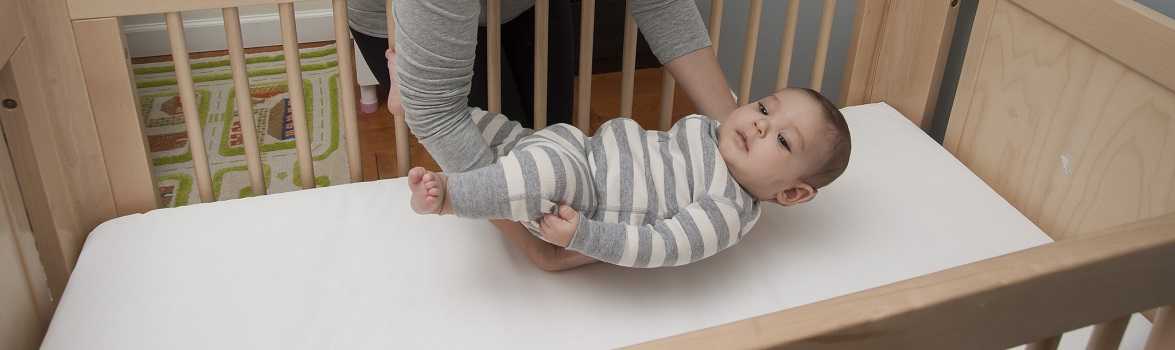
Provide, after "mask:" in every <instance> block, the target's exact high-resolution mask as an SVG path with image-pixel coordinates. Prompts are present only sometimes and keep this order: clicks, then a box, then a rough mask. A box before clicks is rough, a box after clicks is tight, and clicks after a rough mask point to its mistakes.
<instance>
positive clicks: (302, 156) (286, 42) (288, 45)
mask: <svg viewBox="0 0 1175 350" xmlns="http://www.w3.org/2000/svg"><path fill="white" fill-rule="evenodd" d="M277 10H278V19H279V20H280V21H281V27H282V53H283V54H284V55H285V63H286V91H287V92H288V96H289V99H290V114H291V115H292V118H293V123H294V146H296V147H297V149H298V171H299V172H300V173H299V175H301V176H300V178H299V182H300V183H301V185H302V188H314V160H313V159H311V158H310V133H309V132H308V130H306V128H307V125H306V96H305V95H304V92H303V90H302V60H301V58H300V57H299V55H298V29H297V25H296V24H295V23H294V4H293V3H289V2H286V3H280V4H277Z"/></svg>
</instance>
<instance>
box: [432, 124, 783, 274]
mask: <svg viewBox="0 0 1175 350" xmlns="http://www.w3.org/2000/svg"><path fill="white" fill-rule="evenodd" d="M471 115H472V117H473V122H474V124H475V125H477V128H478V130H480V131H481V134H482V137H483V138H484V139H485V141H486V142H487V143H488V144H489V145H490V149H491V150H492V151H493V152H494V153H495V155H497V156H498V160H497V161H496V162H495V163H494V164H491V165H488V166H485V167H482V168H479V169H474V170H471V171H468V172H461V173H448V174H446V175H447V176H448V182H447V185H446V188H447V191H448V194H449V198H450V200H451V201H452V208H453V212H454V214H456V215H459V216H464V217H475V218H501V219H510V220H515V221H520V222H523V225H525V226H527V228H529V229H530V230H531V231H532V232H536V233H537V232H538V231H537V227H538V224H537V222H536V221H534V220H538V219H539V218H541V217H542V215H543V214H545V213H552V212H554V211H555V209H556V208H557V207H558V204H560V203H565V204H568V205H570V206H571V207H572V208H573V209H575V210H576V211H578V212H579V214H580V215H581V217H580V220H579V226H578V227H577V228H576V233H575V235H574V236H573V237H572V239H571V243H570V244H569V245H568V246H567V248H568V249H571V250H574V251H577V252H580V253H583V254H584V255H587V256H590V257H592V258H595V259H598V260H601V261H605V262H608V263H612V264H616V265H621V266H629V267H650V268H651V267H662V266H677V265H684V264H687V263H691V262H694V261H698V260H701V259H704V258H706V257H709V256H711V255H714V254H715V253H717V252H718V251H719V250H722V249H725V248H727V247H730V246H732V245H734V244H735V243H736V242H738V240H739V239H740V238H741V237H742V235H744V234H746V233H747V232H748V231H749V230H750V229H751V227H752V226H753V225H754V223H755V221H756V220H758V218H759V210H760V209H759V202H758V201H757V200H755V199H754V198H753V197H751V195H750V194H748V193H747V192H746V191H744V190H743V189H742V187H741V186H739V184H738V183H736V182H735V181H734V178H733V177H732V176H731V175H730V172H729V170H727V168H726V163H725V162H724V161H723V160H722V156H721V154H719V152H718V144H717V137H716V135H717V132H718V123H717V122H715V121H713V120H710V119H709V118H705V117H702V116H690V117H686V118H683V119H682V120H680V121H678V122H677V123H676V124H674V125H673V128H671V129H670V130H669V131H668V132H665V131H646V130H644V129H641V127H640V125H638V124H637V123H636V122H635V121H633V120H631V119H626V118H618V119H613V120H610V121H608V122H606V123H604V124H603V125H601V126H600V128H599V129H598V130H597V131H596V135H595V136H592V137H586V136H584V134H583V133H582V132H580V131H579V129H577V128H575V127H572V126H570V125H566V124H557V125H552V126H549V127H547V128H545V129H542V130H539V131H532V130H529V129H525V128H523V127H521V126H520V125H519V124H518V123H516V122H512V121H509V120H508V119H507V118H506V117H505V116H502V115H500V114H495V113H486V112H484V111H481V110H479V109H473V111H472V113H471Z"/></svg>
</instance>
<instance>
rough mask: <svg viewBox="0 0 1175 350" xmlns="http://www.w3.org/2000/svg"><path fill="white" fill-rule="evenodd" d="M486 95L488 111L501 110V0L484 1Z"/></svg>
mask: <svg viewBox="0 0 1175 350" xmlns="http://www.w3.org/2000/svg"><path fill="white" fill-rule="evenodd" d="M485 6H486V8H485V11H486V56H487V57H486V84H489V85H488V86H486V96H487V99H488V102H487V107H488V108H489V111H490V112H494V113H501V112H502V0H487V1H486V5H485Z"/></svg>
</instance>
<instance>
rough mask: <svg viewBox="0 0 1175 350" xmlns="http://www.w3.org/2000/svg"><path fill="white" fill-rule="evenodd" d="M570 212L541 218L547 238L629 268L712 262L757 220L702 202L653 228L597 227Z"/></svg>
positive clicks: (716, 202) (723, 204) (725, 204)
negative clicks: (710, 259) (557, 216)
mask: <svg viewBox="0 0 1175 350" xmlns="http://www.w3.org/2000/svg"><path fill="white" fill-rule="evenodd" d="M568 210H570V209H569V208H560V216H561V217H562V218H558V219H560V220H553V219H556V218H555V217H552V216H548V217H545V218H544V220H543V230H544V231H543V234H544V237H545V238H547V239H548V240H551V241H552V242H554V243H556V244H566V246H567V248H568V249H571V250H575V251H578V252H581V253H583V254H584V255H587V256H590V257H593V258H596V259H599V260H601V261H606V262H608V263H612V264H616V265H621V266H628V267H661V266H677V265H684V264H687V263H691V262H694V261H698V260H701V259H704V258H707V257H710V256H712V255H714V254H715V253H717V252H718V251H721V250H722V249H725V248H728V247H730V246H732V245H734V243H735V242H737V241H738V239H739V238H740V237H741V235H742V234H744V233H746V231H747V230H749V229H750V227H751V225H753V223H754V221H755V220H756V219H757V215H755V214H753V213H744V212H742V211H740V210H739V209H738V206H736V205H734V204H733V203H731V202H730V201H728V200H725V199H715V198H702V199H700V200H698V201H695V202H694V203H692V204H690V205H689V206H686V207H685V208H682V210H681V211H679V212H678V213H677V214H675V215H674V216H673V217H670V218H668V219H664V220H658V221H657V222H655V223H654V224H652V225H625V224H619V223H607V222H601V221H597V220H590V219H587V218H586V217H584V216H583V215H579V214H576V213H570V215H569V214H568V213H566V211H568ZM569 224H570V225H569ZM572 225H573V226H572ZM570 227H574V229H573V230H572V229H570ZM568 232H571V234H569V233H568Z"/></svg>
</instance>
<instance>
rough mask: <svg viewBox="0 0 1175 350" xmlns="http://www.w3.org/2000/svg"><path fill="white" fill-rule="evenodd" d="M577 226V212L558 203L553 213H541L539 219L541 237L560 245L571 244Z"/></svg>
mask: <svg viewBox="0 0 1175 350" xmlns="http://www.w3.org/2000/svg"><path fill="white" fill-rule="evenodd" d="M577 226H579V213H577V212H575V209H571V207H569V206H567V205H560V206H559V209H557V210H556V211H555V214H547V215H543V218H542V219H541V220H540V221H539V232H540V233H542V234H543V239H545V240H546V241H547V242H551V243H552V244H555V245H558V246H560V247H567V245H568V244H571V238H572V237H575V228H576V227H577Z"/></svg>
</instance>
